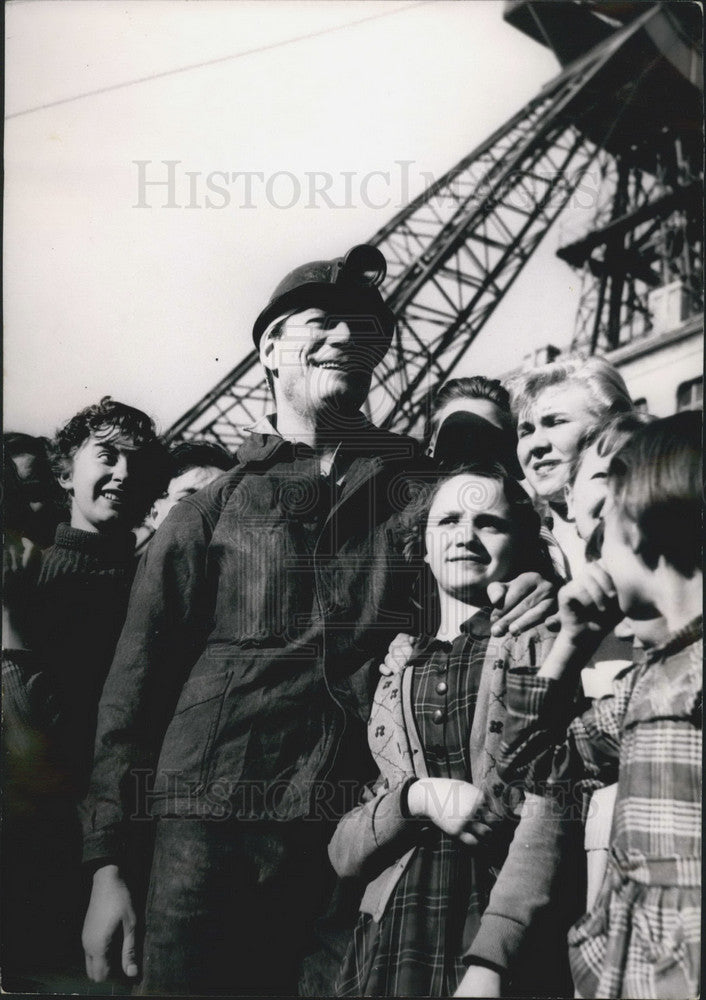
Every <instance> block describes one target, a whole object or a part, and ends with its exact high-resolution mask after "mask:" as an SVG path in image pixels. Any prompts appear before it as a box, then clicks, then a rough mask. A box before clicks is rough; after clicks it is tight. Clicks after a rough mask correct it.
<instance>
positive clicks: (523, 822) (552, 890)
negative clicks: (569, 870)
mask: <svg viewBox="0 0 706 1000" xmlns="http://www.w3.org/2000/svg"><path fill="white" fill-rule="evenodd" d="M575 830H576V824H575V823H573V824H572V823H571V817H570V813H569V811H568V810H566V809H564V808H562V807H560V805H559V804H558V803H556V802H555V801H554V800H553V799H550V798H544V797H542V796H538V795H532V794H528V795H527V796H526V798H525V801H524V803H523V805H522V812H521V815H520V822H519V824H518V825H517V828H516V830H515V834H514V837H513V839H512V843H511V844H510V849H509V851H508V855H507V858H506V859H505V863H504V864H503V866H502V868H501V870H500V874H499V875H498V878H497V881H496V882H495V885H494V886H493V889H492V892H491V894H490V900H489V902H488V906H487V907H486V910H485V912H484V913H483V917H482V919H481V923H480V928H479V929H478V933H477V934H476V936H475V938H474V940H473V943H472V945H471V947H470V948H469V949H468V951H467V952H466V954H465V955H464V958H463V960H464V962H465V963H466V965H469V966H470V965H483V966H488V967H490V968H493V969H495V970H496V971H498V972H500V973H502V974H507V973H511V972H512V969H513V966H514V964H515V962H516V959H517V957H518V955H519V953H520V951H521V949H522V947H523V946H524V944H525V941H526V938H527V935H528V933H529V931H530V929H532V928H535V927H536V926H537V925H538V922H539V921H540V920H543V919H544V920H546V916H547V914H548V913H551V912H553V909H554V907H555V904H556V901H557V892H558V891H560V888H559V887H560V882H561V878H560V873H561V871H562V870H563V868H564V866H565V863H566V859H567V857H569V856H571V854H572V852H571V851H570V850H569V845H570V844H571V840H572V838H575V836H576V832H575ZM551 923H552V922H551V921H549V924H550V925H551Z"/></svg>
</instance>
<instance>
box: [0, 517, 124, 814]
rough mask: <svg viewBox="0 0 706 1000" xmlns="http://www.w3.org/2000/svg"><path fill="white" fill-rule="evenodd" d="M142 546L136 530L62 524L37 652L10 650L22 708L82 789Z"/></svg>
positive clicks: (9, 688)
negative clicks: (107, 532)
mask: <svg viewBox="0 0 706 1000" xmlns="http://www.w3.org/2000/svg"><path fill="white" fill-rule="evenodd" d="M134 545H135V539H134V535H133V534H132V533H131V532H124V533H121V534H120V535H118V536H112V535H110V536H107V535H103V534H98V533H93V532H88V531H81V530H80V529H78V528H72V527H70V526H69V525H68V524H60V525H59V526H58V528H57V531H56V539H55V542H54V545H52V546H51V547H50V548H48V549H46V550H45V551H44V552H43V553H42V564H41V568H40V571H39V576H38V580H37V584H36V589H35V593H34V595H33V599H32V608H31V621H32V628H31V634H32V651H31V653H26V652H25V653H24V654H23V655H19V656H18V655H17V654H16V652H14V651H12V650H8V651H6V652H5V656H4V666H3V674H4V687H5V690H6V692H10V694H11V696H12V699H13V703H14V709H15V711H17V712H18V713H19V714H20V715H21V716H22V717H23V718H24V721H25V722H27V723H28V724H30V725H32V726H34V727H35V728H37V729H39V730H40V731H43V732H44V733H45V735H48V736H49V737H50V738H51V740H52V743H53V744H54V745H55V747H56V751H57V753H58V755H59V757H60V759H61V760H62V762H63V763H64V764H65V765H66V767H67V768H68V770H69V773H70V774H71V776H72V778H73V781H74V782H75V786H76V791H77V793H78V794H82V793H83V792H84V791H85V786H86V782H87V779H88V776H89V774H90V768H91V762H92V756H93V740H94V737H95V727H96V714H97V710H98V701H99V699H100V694H101V690H102V688H103V683H104V681H105V677H106V675H107V673H108V669H109V667H110V664H111V661H112V658H113V653H114V651H115V646H116V643H117V641H118V637H119V635H120V631H121V629H122V625H123V621H124V619H125V614H126V611H127V602H128V597H129V594H130V586H131V583H132V577H133V574H134V570H135V566H134V557H133V552H134ZM47 730H50V731H49V732H48V731H47Z"/></svg>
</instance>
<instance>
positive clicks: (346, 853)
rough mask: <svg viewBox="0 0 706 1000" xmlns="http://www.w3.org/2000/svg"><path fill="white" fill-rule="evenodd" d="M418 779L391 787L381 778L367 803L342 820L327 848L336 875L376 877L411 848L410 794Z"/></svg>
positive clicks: (404, 780)
mask: <svg viewBox="0 0 706 1000" xmlns="http://www.w3.org/2000/svg"><path fill="white" fill-rule="evenodd" d="M415 780H416V779H415V778H414V776H410V777H408V778H405V779H403V780H402V781H401V782H400V783H399V784H398V785H396V786H395V787H393V788H390V787H389V786H388V783H387V781H386V779H384V778H383V777H382V775H381V776H380V777H379V778H378V780H377V781H376V782H375V785H374V786H373V789H372V792H371V793H370V795H369V797H368V801H367V802H364V803H362V804H361V805H359V806H356V808H355V809H351V811H350V812H348V813H346V815H345V816H343V817H342V818H341V820H340V821H339V823H338V826H337V827H336V830H335V832H334V835H333V837H332V838H331V842H330V844H329V846H328V854H329V858H330V859H331V864H332V865H333V867H334V870H335V871H336V874H337V875H339V876H340V877H341V878H352V877H360V876H363V877H365V878H371V877H374V876H375V875H377V874H378V873H379V872H380V871H382V870H383V868H386V867H387V866H388V865H389V864H391V863H392V861H393V860H394V857H395V856H397V855H398V854H400V853H404V851H405V850H407V849H408V848H409V847H410V846H411V841H409V842H408V839H407V838H408V837H409V834H410V832H411V831H410V826H411V822H410V816H409V812H408V810H407V793H408V790H409V786H410V785H411V784H412V782H413V781H415Z"/></svg>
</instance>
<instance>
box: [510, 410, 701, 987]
mask: <svg viewBox="0 0 706 1000" xmlns="http://www.w3.org/2000/svg"><path fill="white" fill-rule="evenodd" d="M701 519H702V497H701V414H700V413H697V412H694V411H691V412H685V413H678V414H676V415H675V416H673V417H667V418H665V419H663V420H657V421H655V422H654V423H652V424H647V425H646V426H644V427H641V428H638V429H637V430H636V431H635V433H634V434H633V435H632V436H631V437H630V440H629V441H628V442H627V444H625V445H624V446H623V447H622V448H621V449H620V450H619V451H618V453H617V454H616V455H615V456H614V457H613V459H612V461H611V463H610V467H609V470H608V498H607V500H606V502H605V505H604V508H603V538H602V542H601V557H600V560H599V561H598V562H593V563H589V564H588V565H587V567H586V570H585V572H584V575H583V576H582V577H580V578H577V579H576V580H574V581H572V582H571V583H569V584H567V586H566V587H564V588H563V589H562V591H561V592H560V597H559V603H560V617H561V632H560V634H559V636H558V638H557V640H556V642H555V644H554V646H553V648H552V650H551V652H550V653H549V655H548V657H547V659H546V660H545V662H544V664H543V665H542V667H541V669H540V670H539V672H538V673H537V674H535V675H533V676H528V675H527V674H526V672H523V671H521V670H520V671H514V672H513V671H511V672H510V674H509V676H508V698H509V707H510V725H509V728H508V733H507V745H506V747H505V754H504V763H503V765H502V770H503V773H504V776H505V779H506V780H513V779H517V778H518V777H523V778H524V779H525V782H526V787H527V788H528V789H531V790H533V791H539V792H542V793H544V794H546V795H548V796H551V795H553V793H554V791H555V790H558V789H561V790H564V789H565V787H566V784H567V782H578V783H579V787H584V788H586V789H587V790H590V789H591V785H592V782H596V781H597V782H599V783H601V784H608V783H610V782H613V781H616V780H617V782H618V790H617V799H616V805H615V817H614V820H613V828H612V834H611V844H610V857H609V861H608V869H607V872H606V875H605V878H604V881H603V884H602V887H601V889H600V892H599V894H598V898H597V899H596V901H595V903H594V905H593V907H592V909H591V910H590V911H589V912H588V913H587V914H586V915H585V916H584V917H582V918H581V920H580V921H579V922H578V923H577V924H576V925H575V926H574V927H573V928H572V930H571V933H570V935H569V949H570V955H571V964H572V971H573V974H574V980H575V983H576V987H577V989H578V992H579V995H580V996H582V997H586V998H588V997H654V998H662V997H694V996H697V995H698V993H699V974H700V950H701V949H700V933H701V761H702V669H703V654H702V636H703V619H702V616H701V609H702V597H703V593H702V572H701V549H700V540H701ZM621 615H628V616H629V617H630V618H631V619H633V620H635V621H638V622H644V621H648V620H650V619H653V618H655V617H656V616H659V615H661V616H662V617H663V618H664V619H665V621H666V625H667V628H668V631H669V635H668V637H667V638H666V640H665V641H664V642H663V643H662V644H661V645H659V646H657V647H655V648H654V649H651V650H648V653H647V656H646V659H645V661H644V662H641V663H635V664H633V665H632V666H630V667H628V668H627V669H626V670H625V671H624V672H623V673H622V674H620V675H618V677H617V678H616V680H615V683H614V686H613V693H612V696H611V697H608V698H603V699H600V700H598V701H595V702H594V703H593V705H592V707H591V708H590V709H589V710H588V711H587V712H586V713H584V714H583V715H581V716H579V717H578V718H575V719H574V721H573V722H570V724H569V720H570V718H571V714H572V712H571V703H570V692H571V690H572V689H573V686H574V685H573V684H572V682H571V677H572V675H574V674H575V671H576V670H577V669H580V668H581V667H582V666H583V665H584V664H585V663H586V661H587V660H588V659H589V657H590V656H591V655H592V653H593V650H594V649H595V648H596V646H597V645H598V643H599V642H600V641H601V639H602V637H603V636H604V635H605V634H606V632H607V631H608V630H609V629H610V628H612V627H613V626H614V624H615V622H616V620H617V619H618V617H620V616H621ZM567 725H568V729H567ZM584 801H585V803H586V801H587V799H585V800H584Z"/></svg>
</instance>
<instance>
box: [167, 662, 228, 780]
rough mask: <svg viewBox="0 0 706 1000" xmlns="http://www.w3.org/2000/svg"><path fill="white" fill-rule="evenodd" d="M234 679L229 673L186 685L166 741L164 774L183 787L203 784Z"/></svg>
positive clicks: (200, 679)
mask: <svg viewBox="0 0 706 1000" xmlns="http://www.w3.org/2000/svg"><path fill="white" fill-rule="evenodd" d="M231 677H232V671H230V670H229V671H228V672H226V673H219V674H204V675H202V676H199V677H192V678H190V679H189V680H188V681H187V682H186V684H185V685H184V687H183V688H182V692H181V695H180V696H179V701H178V702H177V706H176V708H175V710H174V716H173V718H172V721H171V723H170V724H169V727H168V729H167V732H166V735H165V737H164V743H163V745H162V752H161V754H160V758H159V765H158V771H159V772H160V774H162V773H163V772H165V771H169V772H172V773H175V774H176V776H177V780H178V782H179V783H182V782H184V783H189V784H190V785H192V786H197V785H199V784H200V783H201V782H202V781H203V779H204V775H205V773H206V770H207V767H208V760H209V755H210V753H211V749H212V747H213V741H214V738H215V735H216V732H217V730H218V723H219V720H220V716H221V710H222V707H223V700H224V695H225V692H226V690H227V688H228V684H229V682H230V679H231ZM193 790H194V791H196V790H197V789H196V788H194V789H193Z"/></svg>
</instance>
